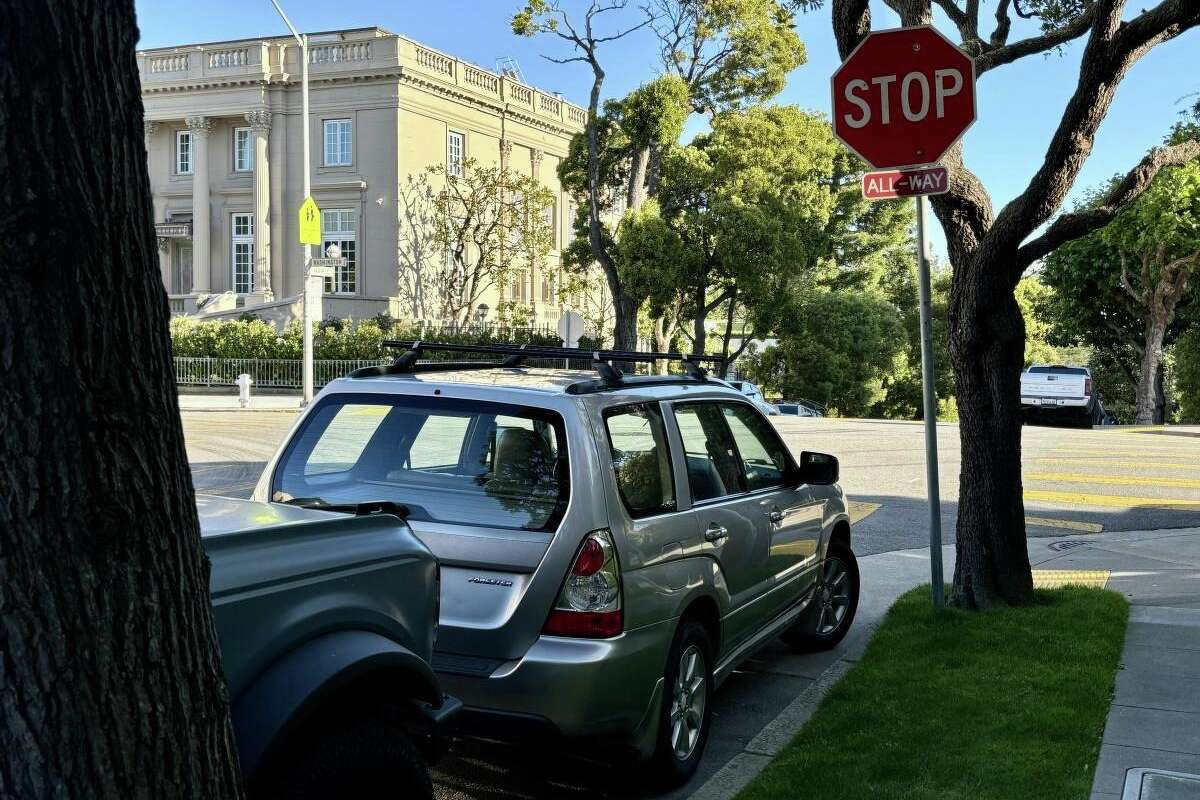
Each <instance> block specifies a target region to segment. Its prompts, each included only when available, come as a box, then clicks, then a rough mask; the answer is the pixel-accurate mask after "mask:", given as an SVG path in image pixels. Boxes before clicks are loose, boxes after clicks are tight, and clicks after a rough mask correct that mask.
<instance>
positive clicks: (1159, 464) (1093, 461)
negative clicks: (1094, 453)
mask: <svg viewBox="0 0 1200 800" xmlns="http://www.w3.org/2000/svg"><path fill="white" fill-rule="evenodd" d="M1035 460H1036V461H1037V463H1039V464H1047V465H1053V464H1062V465H1071V466H1078V467H1110V466H1113V464H1112V462H1114V461H1116V462H1119V463H1120V464H1127V463H1128V462H1129V459H1127V458H1115V459H1114V458H1039V459H1035ZM1137 467H1138V469H1147V468H1149V469H1167V470H1179V471H1181V472H1200V464H1195V465H1193V464H1188V463H1186V462H1180V463H1178V464H1176V463H1173V462H1169V461H1139V462H1137Z"/></svg>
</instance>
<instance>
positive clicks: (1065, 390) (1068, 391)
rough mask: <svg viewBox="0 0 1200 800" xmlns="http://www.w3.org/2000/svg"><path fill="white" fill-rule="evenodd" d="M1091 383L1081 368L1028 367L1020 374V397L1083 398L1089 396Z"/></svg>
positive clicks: (1085, 371)
mask: <svg viewBox="0 0 1200 800" xmlns="http://www.w3.org/2000/svg"><path fill="white" fill-rule="evenodd" d="M1091 382H1092V379H1091V378H1090V377H1088V374H1087V370H1085V369H1084V368H1083V367H1065V366H1053V367H1041V366H1035V367H1030V368H1029V369H1028V370H1026V371H1025V372H1023V373H1022V374H1021V397H1023V398H1038V399H1041V398H1046V399H1049V400H1057V399H1059V398H1067V397H1071V398H1083V397H1087V396H1088V395H1090V394H1091V385H1090V384H1091Z"/></svg>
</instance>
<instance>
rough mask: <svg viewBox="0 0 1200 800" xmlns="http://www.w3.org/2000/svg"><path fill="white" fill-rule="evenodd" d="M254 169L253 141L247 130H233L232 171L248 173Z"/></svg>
mask: <svg viewBox="0 0 1200 800" xmlns="http://www.w3.org/2000/svg"><path fill="white" fill-rule="evenodd" d="M253 169H254V139H253V138H251V136H250V129H249V128H234V129H233V170H234V172H250V171H251V170H253Z"/></svg>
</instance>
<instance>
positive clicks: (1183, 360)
mask: <svg viewBox="0 0 1200 800" xmlns="http://www.w3.org/2000/svg"><path fill="white" fill-rule="evenodd" d="M1174 373H1175V391H1176V397H1177V398H1178V400H1179V421H1180V422H1187V423H1200V325H1192V327H1190V328H1188V331H1187V333H1185V334H1183V336H1180V337H1179V341H1178V342H1176V343H1175V369H1174Z"/></svg>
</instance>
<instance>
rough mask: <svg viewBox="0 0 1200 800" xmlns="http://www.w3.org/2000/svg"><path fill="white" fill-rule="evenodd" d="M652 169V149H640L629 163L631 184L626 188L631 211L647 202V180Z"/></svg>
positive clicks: (627, 206)
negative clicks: (650, 168)
mask: <svg viewBox="0 0 1200 800" xmlns="http://www.w3.org/2000/svg"><path fill="white" fill-rule="evenodd" d="M649 167H650V148H649V147H639V148H638V149H637V150H636V151H634V154H633V157H632V158H631V159H630V163H629V184H628V186H626V188H625V205H626V208H628V209H629V210H631V211H636V210H637V209H639V208H641V206H642V203H644V202H646V178H647V170H648V169H649Z"/></svg>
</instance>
